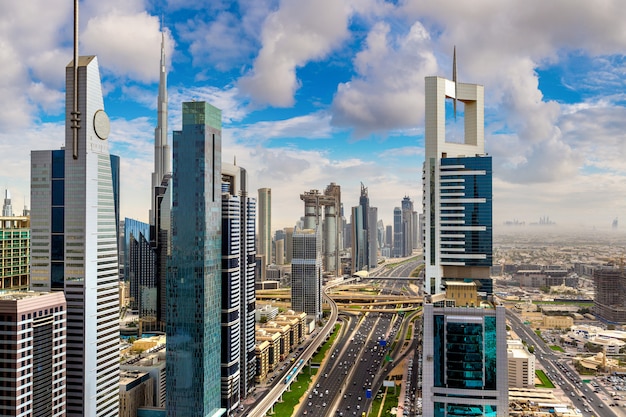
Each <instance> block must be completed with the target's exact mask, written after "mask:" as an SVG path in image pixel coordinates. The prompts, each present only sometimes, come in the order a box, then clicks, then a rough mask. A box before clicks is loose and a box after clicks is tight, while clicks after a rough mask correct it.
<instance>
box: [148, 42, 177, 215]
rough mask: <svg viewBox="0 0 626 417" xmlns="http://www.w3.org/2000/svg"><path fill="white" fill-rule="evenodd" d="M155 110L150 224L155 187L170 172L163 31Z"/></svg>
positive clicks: (153, 211) (154, 200)
mask: <svg viewBox="0 0 626 417" xmlns="http://www.w3.org/2000/svg"><path fill="white" fill-rule="evenodd" d="M157 112H158V113H157V126H156V128H155V129H154V172H153V173H152V206H151V210H150V224H151V225H154V224H155V216H156V210H155V204H156V193H157V191H156V189H157V187H160V186H161V183H162V182H163V177H164V176H165V175H168V174H170V173H171V172H172V170H171V167H170V147H169V145H168V144H167V71H166V69H165V33H164V32H161V65H160V76H159V97H158V103H157Z"/></svg>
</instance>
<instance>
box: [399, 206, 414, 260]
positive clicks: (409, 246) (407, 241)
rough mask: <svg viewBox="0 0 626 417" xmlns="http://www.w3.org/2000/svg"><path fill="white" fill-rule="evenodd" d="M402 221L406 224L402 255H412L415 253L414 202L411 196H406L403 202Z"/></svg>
mask: <svg viewBox="0 0 626 417" xmlns="http://www.w3.org/2000/svg"><path fill="white" fill-rule="evenodd" d="M401 207H402V222H403V223H404V224H405V226H404V229H403V236H402V237H403V239H404V243H403V247H404V254H403V255H402V256H411V253H413V213H414V210H413V202H412V201H411V199H410V198H409V196H404V198H403V199H402V203H401Z"/></svg>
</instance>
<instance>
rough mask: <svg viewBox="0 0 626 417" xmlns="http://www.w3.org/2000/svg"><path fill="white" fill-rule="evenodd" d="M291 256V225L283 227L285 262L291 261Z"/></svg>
mask: <svg viewBox="0 0 626 417" xmlns="http://www.w3.org/2000/svg"><path fill="white" fill-rule="evenodd" d="M292 256H293V227H285V263H286V264H290V263H291V257H292Z"/></svg>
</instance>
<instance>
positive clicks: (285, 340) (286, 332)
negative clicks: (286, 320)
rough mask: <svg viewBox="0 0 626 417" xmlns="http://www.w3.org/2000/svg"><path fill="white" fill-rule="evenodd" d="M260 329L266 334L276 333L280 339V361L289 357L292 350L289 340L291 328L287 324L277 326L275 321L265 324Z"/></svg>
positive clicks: (291, 342) (291, 343)
mask: <svg viewBox="0 0 626 417" xmlns="http://www.w3.org/2000/svg"><path fill="white" fill-rule="evenodd" d="M262 329H263V330H264V331H266V332H267V333H276V334H278V335H279V337H280V341H279V346H280V351H279V353H280V360H281V361H282V360H283V359H285V358H286V357H287V355H289V352H291V350H292V349H293V341H292V340H291V332H290V330H291V326H290V325H288V324H278V323H276V322H275V321H270V322H267V323H266V324H265V325H264V326H263V327H262Z"/></svg>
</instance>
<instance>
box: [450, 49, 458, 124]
mask: <svg viewBox="0 0 626 417" xmlns="http://www.w3.org/2000/svg"><path fill="white" fill-rule="evenodd" d="M452 81H453V82H454V120H456V97H457V94H458V87H459V86H458V84H459V83H458V81H457V79H456V45H454V52H452Z"/></svg>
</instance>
